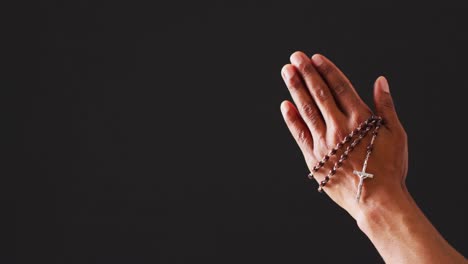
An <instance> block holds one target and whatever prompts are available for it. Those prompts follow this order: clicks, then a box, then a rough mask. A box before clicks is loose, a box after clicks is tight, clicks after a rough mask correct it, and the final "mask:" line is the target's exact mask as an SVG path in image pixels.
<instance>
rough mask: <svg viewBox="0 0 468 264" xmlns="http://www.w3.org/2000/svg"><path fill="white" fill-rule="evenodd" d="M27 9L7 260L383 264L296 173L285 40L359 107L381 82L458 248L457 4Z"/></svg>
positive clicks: (461, 219) (418, 172)
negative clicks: (335, 69)
mask: <svg viewBox="0 0 468 264" xmlns="http://www.w3.org/2000/svg"><path fill="white" fill-rule="evenodd" d="M33 13H35V18H36V19H32V18H29V19H18V23H20V24H21V25H23V26H24V27H25V28H28V29H30V30H31V31H32V35H31V36H32V37H31V38H28V41H29V42H27V43H25V42H23V41H18V42H13V43H14V45H16V46H17V48H19V49H18V53H17V54H18V60H19V62H18V60H17V63H16V64H14V65H15V66H17V67H19V68H21V69H22V70H23V71H22V72H21V74H18V75H15V76H16V77H15V78H16V81H17V82H16V81H15V82H11V83H10V84H11V85H10V87H12V89H13V90H15V91H19V93H18V94H17V95H18V97H15V98H16V99H18V100H15V103H14V104H12V108H10V110H9V111H8V112H6V114H5V116H6V119H11V120H14V121H15V122H16V123H17V124H18V125H17V126H15V127H13V128H12V129H9V130H11V131H13V132H14V136H15V138H16V139H19V140H18V141H16V143H17V144H16V145H15V148H14V151H13V152H11V154H10V156H13V157H18V159H14V162H12V163H10V164H9V165H13V168H14V169H13V170H12V171H11V172H10V173H8V174H6V175H4V176H5V179H4V182H3V183H2V189H3V191H2V197H4V201H6V203H4V204H5V214H6V216H8V217H7V219H10V217H9V216H14V217H13V220H11V221H10V220H7V221H9V222H8V223H9V224H8V225H6V227H7V229H8V230H9V231H10V232H11V230H13V231H14V237H12V238H11V239H8V240H5V241H6V242H4V243H3V247H2V248H3V250H2V252H3V253H2V259H3V260H4V262H5V263H8V262H13V261H14V259H15V258H16V259H17V261H18V262H26V260H28V261H29V262H30V261H34V262H35V263H37V262H43V263H206V262H214V263H341V262H343V261H349V262H350V263H357V262H360V263H380V262H382V260H381V258H380V257H379V255H378V254H377V252H376V250H375V249H374V247H373V246H372V244H371V243H370V242H369V241H368V239H367V238H366V237H365V236H364V234H363V233H361V232H360V231H359V229H358V228H357V226H356V223H355V222H354V220H353V219H352V218H351V217H350V216H349V215H347V213H346V212H345V211H344V210H342V209H340V208H339V207H338V206H336V205H335V204H333V202H332V201H331V200H330V199H329V198H328V197H327V196H326V195H320V194H318V193H317V192H316V184H315V183H312V182H310V181H308V180H307V179H306V174H307V172H308V171H307V167H306V165H305V164H304V161H303V159H302V155H301V153H300V152H299V149H298V148H297V147H296V144H295V142H294V140H293V139H292V137H291V136H290V134H289V131H288V130H287V128H286V126H285V125H284V123H283V120H282V117H281V114H280V111H279V104H280V102H281V101H282V100H283V99H288V98H289V95H288V92H287V89H286V88H285V86H284V84H283V83H282V80H281V76H280V69H281V67H282V66H283V65H284V64H285V63H288V60H289V55H290V54H291V53H292V52H294V51H296V50H303V51H305V52H306V53H308V54H309V55H312V54H314V53H322V54H324V55H326V56H328V57H329V58H331V59H332V60H334V61H335V62H336V63H337V65H338V66H340V67H341V68H342V69H343V71H344V72H345V73H346V74H347V75H348V76H349V77H350V79H351V80H352V82H353V83H354V85H355V86H356V88H357V90H358V91H359V93H360V94H361V95H362V97H363V98H364V99H365V100H366V101H367V102H369V103H371V102H372V97H371V95H372V85H373V82H374V80H375V79H376V78H377V77H378V76H379V75H382V74H383V75H385V76H387V77H388V79H389V81H390V85H391V89H392V93H393V96H394V100H395V102H396V105H397V110H398V112H399V114H400V117H401V120H402V123H403V124H404V126H405V128H406V130H407V132H408V135H409V145H410V146H409V147H410V170H409V175H408V181H407V182H408V186H409V189H410V191H411V193H412V194H413V196H414V197H415V199H416V201H417V202H418V203H419V205H420V206H421V208H422V209H423V211H424V212H425V213H426V214H427V215H428V217H429V218H430V220H431V221H432V222H433V223H434V225H435V226H436V227H437V228H438V229H439V230H440V232H441V233H442V234H443V235H444V237H445V238H447V239H448V241H449V242H450V243H451V244H452V245H454V246H455V247H456V248H457V249H458V250H460V251H461V252H462V253H464V254H465V255H466V254H467V253H468V248H467V243H466V236H467V232H466V222H467V217H466V203H467V199H466V187H467V181H466V171H465V168H464V165H465V161H464V160H465V155H464V154H463V152H464V151H459V150H463V149H466V148H467V143H466V141H464V138H465V129H463V128H462V127H460V123H462V124H464V122H466V118H465V114H466V109H465V108H466V106H467V102H466V100H467V99H466V96H465V94H466V89H468V81H467V78H466V71H467V70H468V66H467V65H466V63H465V62H466V60H467V58H468V53H467V51H466V47H467V44H468V43H467V38H468V37H467V34H466V31H467V27H466V25H467V22H468V18H467V16H466V10H463V9H456V8H442V7H427V6H426V7H424V8H422V7H420V8H417V9H416V8H415V9H410V8H408V7H399V6H394V5H392V4H389V3H385V4H381V5H378V6H376V5H375V4H373V5H364V4H362V5H360V6H351V5H349V4H348V5H342V4H339V3H330V2H326V1H312V0H311V1H307V2H302V3H299V2H295V3H294V2H288V1H282V2H279V1H278V2H271V1H249V2H248V3H241V2H238V1H232V2H231V3H227V2H224V1H218V2H216V3H215V2H212V3H204V4H202V3H193V2H192V3H188V4H187V3H185V4H184V3H172V4H158V3H156V1H154V2H152V3H150V2H147V3H137V2H134V1H127V2H123V1H109V2H107V3H104V2H102V1H74V3H70V1H51V2H49V3H45V2H43V3H41V4H40V7H39V8H38V9H37V10H33ZM15 34H16V36H17V37H18V39H20V38H19V37H21V36H22V35H23V32H21V31H17V32H15ZM24 54H27V56H26V55H24ZM6 88H7V87H2V89H6ZM12 98H13V97H12ZM457 153H459V154H457ZM12 186H13V187H12ZM9 227H11V228H9Z"/></svg>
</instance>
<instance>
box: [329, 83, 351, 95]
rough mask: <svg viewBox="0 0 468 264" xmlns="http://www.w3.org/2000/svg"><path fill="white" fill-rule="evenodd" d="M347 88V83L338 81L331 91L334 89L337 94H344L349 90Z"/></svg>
mask: <svg viewBox="0 0 468 264" xmlns="http://www.w3.org/2000/svg"><path fill="white" fill-rule="evenodd" d="M349 88H350V87H349V85H348V84H347V83H345V82H339V83H337V84H336V85H334V86H333V91H335V93H336V94H337V95H344V94H345V92H346V91H349Z"/></svg>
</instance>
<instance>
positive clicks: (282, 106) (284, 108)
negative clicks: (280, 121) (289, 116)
mask: <svg viewBox="0 0 468 264" xmlns="http://www.w3.org/2000/svg"><path fill="white" fill-rule="evenodd" d="M287 110H288V107H287V106H286V103H285V102H282V103H281V112H282V113H283V114H285V113H286V112H287Z"/></svg>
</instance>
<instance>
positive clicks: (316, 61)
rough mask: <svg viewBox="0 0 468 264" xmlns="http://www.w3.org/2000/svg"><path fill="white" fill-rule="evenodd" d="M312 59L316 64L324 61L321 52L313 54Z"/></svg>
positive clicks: (318, 64)
mask: <svg viewBox="0 0 468 264" xmlns="http://www.w3.org/2000/svg"><path fill="white" fill-rule="evenodd" d="M312 61H313V62H314V64H315V65H317V66H320V65H322V63H323V58H322V56H320V55H319V54H315V55H314V56H312Z"/></svg>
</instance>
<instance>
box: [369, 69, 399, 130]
mask: <svg viewBox="0 0 468 264" xmlns="http://www.w3.org/2000/svg"><path fill="white" fill-rule="evenodd" d="M374 103H375V110H376V113H377V115H379V116H381V117H382V118H383V120H384V124H385V125H386V126H387V127H392V126H396V125H398V124H400V121H399V120H398V115H397V113H396V111H395V105H394V104H393V99H392V96H391V95H390V88H389V85H388V81H387V79H386V78H385V77H383V76H380V77H379V78H377V80H376V81H375V84H374Z"/></svg>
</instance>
